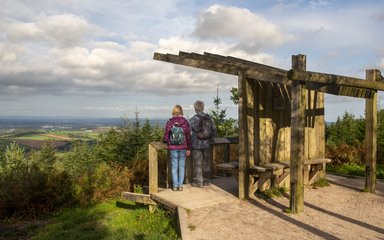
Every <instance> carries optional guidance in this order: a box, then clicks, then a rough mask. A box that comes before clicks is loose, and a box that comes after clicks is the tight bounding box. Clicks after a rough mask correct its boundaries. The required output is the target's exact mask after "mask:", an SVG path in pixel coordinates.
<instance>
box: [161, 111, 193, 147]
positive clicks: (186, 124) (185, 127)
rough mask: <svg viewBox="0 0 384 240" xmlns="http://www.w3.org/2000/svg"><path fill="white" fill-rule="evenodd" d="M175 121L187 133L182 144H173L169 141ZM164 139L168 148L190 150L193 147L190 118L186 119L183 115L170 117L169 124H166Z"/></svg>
mask: <svg viewBox="0 0 384 240" xmlns="http://www.w3.org/2000/svg"><path fill="white" fill-rule="evenodd" d="M175 123H178V124H179V126H181V128H182V129H183V130H184V133H185V139H184V141H183V144H181V145H171V144H170V143H169V133H170V132H171V128H172V126H173V125H174V124H175ZM163 141H164V142H165V143H167V145H168V150H183V149H186V150H190V149H191V129H190V127H189V122H188V120H187V119H185V118H184V117H183V116H173V117H172V118H170V119H169V120H168V121H167V124H166V125H165V131H164V137H163Z"/></svg>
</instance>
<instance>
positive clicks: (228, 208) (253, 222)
mask: <svg viewBox="0 0 384 240" xmlns="http://www.w3.org/2000/svg"><path fill="white" fill-rule="evenodd" d="M328 180H329V182H330V186H328V187H322V188H318V189H311V188H306V190H305V195H304V202H305V203H304V204H305V205H304V212H303V213H301V214H298V215H295V214H288V213H285V212H284V209H286V208H287V207H288V206H289V198H288V196H285V197H280V198H273V199H269V200H263V199H260V198H255V199H252V200H249V201H243V200H236V201H234V202H231V203H221V204H217V205H215V206H213V207H212V206H211V207H209V208H199V209H194V210H192V211H190V212H188V217H187V224H188V229H189V230H190V232H189V233H188V235H189V236H188V238H190V239H204V240H205V239H207V240H208V239H209V240H213V239H220V240H223V239H236V240H242V239H247V240H248V239H381V240H384V183H383V182H382V181H378V182H377V188H376V189H377V190H376V194H370V193H365V192H362V189H363V188H364V184H365V179H363V178H345V177H340V176H335V175H329V174H328Z"/></svg>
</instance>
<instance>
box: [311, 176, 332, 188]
mask: <svg viewBox="0 0 384 240" xmlns="http://www.w3.org/2000/svg"><path fill="white" fill-rule="evenodd" d="M327 186H329V182H328V180H327V178H320V179H319V180H317V181H316V182H314V183H313V184H312V187H315V188H320V187H327Z"/></svg>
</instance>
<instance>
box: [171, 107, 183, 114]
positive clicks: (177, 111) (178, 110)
mask: <svg viewBox="0 0 384 240" xmlns="http://www.w3.org/2000/svg"><path fill="white" fill-rule="evenodd" d="M172 115H173V116H176V115H181V116H183V108H182V107H181V106H180V105H175V106H174V107H173V110H172Z"/></svg>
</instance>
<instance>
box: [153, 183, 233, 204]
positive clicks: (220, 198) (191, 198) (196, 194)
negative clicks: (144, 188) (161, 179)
mask: <svg viewBox="0 0 384 240" xmlns="http://www.w3.org/2000/svg"><path fill="white" fill-rule="evenodd" d="M183 188H184V190H183V191H172V189H165V190H162V191H160V192H158V193H155V194H153V195H154V197H156V198H161V199H164V200H165V201H166V202H169V203H171V204H173V205H174V206H180V207H183V208H185V209H190V210H193V209H197V208H202V207H207V206H211V205H214V204H218V203H223V202H232V201H236V200H237V199H238V198H237V195H238V182H237V181H236V180H235V179H234V178H233V177H226V178H217V179H213V180H212V181H211V184H210V185H209V186H205V187H204V188H196V187H192V186H191V185H190V184H184V185H183Z"/></svg>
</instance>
